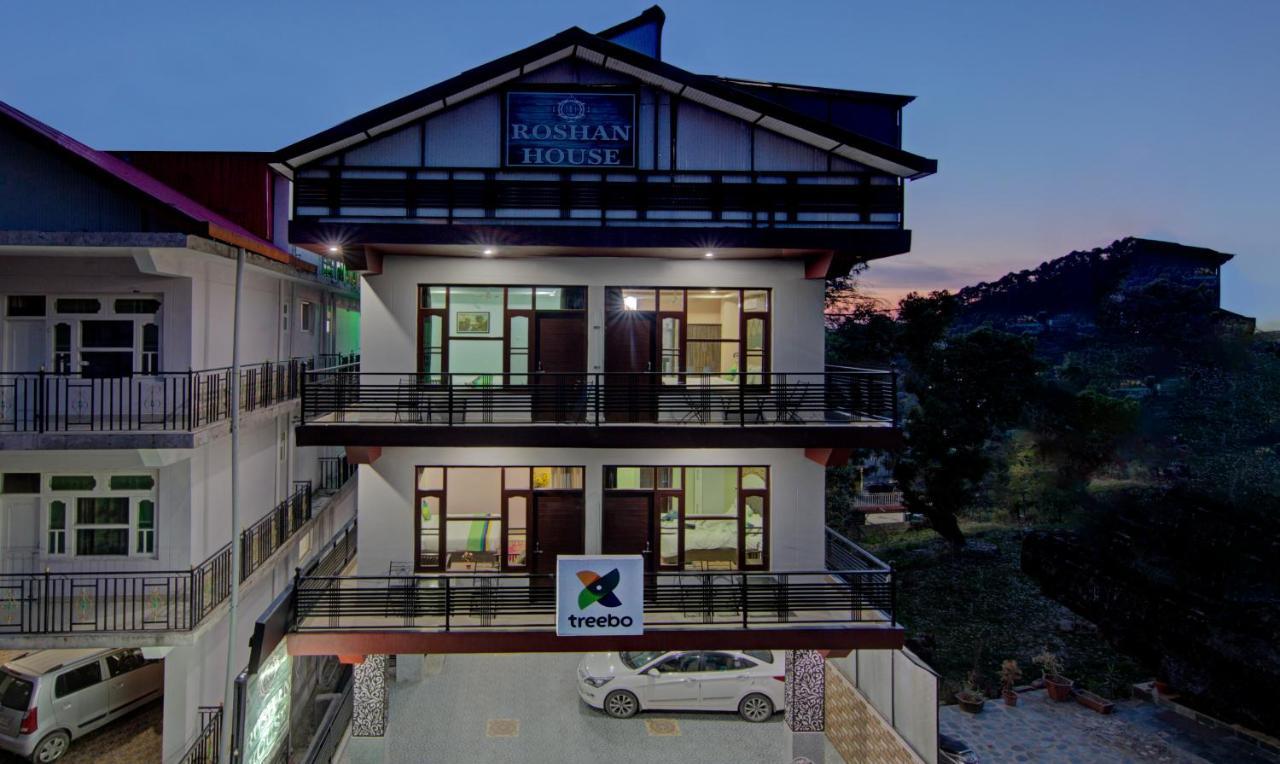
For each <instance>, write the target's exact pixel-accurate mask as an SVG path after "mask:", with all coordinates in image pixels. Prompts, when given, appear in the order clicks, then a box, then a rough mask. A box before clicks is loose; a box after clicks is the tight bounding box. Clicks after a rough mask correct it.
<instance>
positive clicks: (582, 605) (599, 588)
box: [578, 568, 622, 610]
mask: <svg viewBox="0 0 1280 764" xmlns="http://www.w3.org/2000/svg"><path fill="white" fill-rule="evenodd" d="M578 580H579V581H581V582H582V591H581V592H580V593H579V594H578V609H579V610H586V609H587V608H589V607H591V606H592V605H594V604H595V603H597V602H599V603H600V604H601V605H604V606H605V607H618V606H620V605H621V604H622V601H621V600H619V599H618V595H616V594H614V593H613V590H614V589H617V588H618V582H619V581H621V580H622V574H621V573H619V572H618V569H617V568H614V569H613V570H611V571H609V572H608V573H605V574H604V575H603V576H601V575H599V574H597V573H593V572H592V571H589V570H580V571H578Z"/></svg>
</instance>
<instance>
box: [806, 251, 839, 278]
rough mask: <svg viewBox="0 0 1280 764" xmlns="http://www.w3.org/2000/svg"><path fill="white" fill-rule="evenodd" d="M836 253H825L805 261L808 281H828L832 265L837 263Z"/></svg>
mask: <svg viewBox="0 0 1280 764" xmlns="http://www.w3.org/2000/svg"><path fill="white" fill-rule="evenodd" d="M835 259H836V253H835V252H833V251H827V252H823V253H822V254H820V255H810V256H809V257H806V258H805V260H804V277H805V278H807V279H826V278H828V277H829V276H830V275H831V264H832V263H834V262H835Z"/></svg>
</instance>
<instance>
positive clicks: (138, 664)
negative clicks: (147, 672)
mask: <svg viewBox="0 0 1280 764" xmlns="http://www.w3.org/2000/svg"><path fill="white" fill-rule="evenodd" d="M148 663H151V661H149V660H147V659H146V658H144V657H142V651H141V650H139V649H137V648H130V649H128V650H121V651H120V652H118V653H112V654H111V655H108V656H107V674H109V675H110V676H111V678H112V679H115V678H116V677H118V676H120V675H121V674H127V673H129V672H130V671H134V670H136V669H140V668H142V667H143V666H145V665H147V664H148Z"/></svg>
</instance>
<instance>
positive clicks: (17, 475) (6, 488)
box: [0, 472, 40, 493]
mask: <svg viewBox="0 0 1280 764" xmlns="http://www.w3.org/2000/svg"><path fill="white" fill-rule="evenodd" d="M0 493H40V473H39V472H6V473H4V478H3V480H2V481H0Z"/></svg>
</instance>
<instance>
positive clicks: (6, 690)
mask: <svg viewBox="0 0 1280 764" xmlns="http://www.w3.org/2000/svg"><path fill="white" fill-rule="evenodd" d="M35 688H36V686H35V685H34V684H32V683H31V682H28V681H27V680H25V679H22V678H21V677H16V676H14V675H13V674H10V673H7V672H4V671H0V706H4V707H5V708H7V709H9V710H11V711H26V710H27V706H29V705H31V691H32V690H34V689H35Z"/></svg>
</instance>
